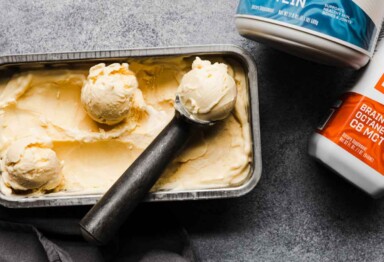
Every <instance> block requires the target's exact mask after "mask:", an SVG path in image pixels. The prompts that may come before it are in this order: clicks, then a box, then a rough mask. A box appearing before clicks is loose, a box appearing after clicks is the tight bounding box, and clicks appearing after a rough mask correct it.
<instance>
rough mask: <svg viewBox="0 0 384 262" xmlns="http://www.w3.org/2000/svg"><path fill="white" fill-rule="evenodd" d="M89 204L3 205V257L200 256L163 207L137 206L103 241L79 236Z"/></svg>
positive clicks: (67, 261) (58, 260) (184, 261)
mask: <svg viewBox="0 0 384 262" xmlns="http://www.w3.org/2000/svg"><path fill="white" fill-rule="evenodd" d="M88 209H89V207H72V208H71V207H65V208H40V209H8V208H4V207H0V219H3V221H0V261H10V262H13V261H18V262H23V261H28V262H34V261H38V262H44V261H49V262H51V261H54V262H72V261H94V262H98V261H118V262H119V261H124V262H126V261H143V262H148V261H155V262H156V261H158V262H165V261H166V262H194V261H196V257H195V255H194V252H193V249H192V245H191V242H190V239H189V236H188V233H187V231H186V230H185V229H184V228H183V227H182V226H181V225H180V224H179V223H178V222H177V221H176V219H175V216H174V215H173V214H172V212H170V211H169V210H167V209H165V208H164V207H159V206H151V207H150V208H138V210H136V211H135V213H134V214H133V216H132V217H131V218H130V219H129V220H128V221H127V223H126V224H125V225H124V226H123V228H122V229H121V230H120V234H119V235H117V236H116V237H115V238H114V239H113V240H112V241H111V243H109V244H108V245H107V246H102V247H96V246H92V245H90V244H88V243H87V242H85V241H84V240H83V239H82V237H81V233H80V228H79V225H78V222H79V221H80V219H81V217H82V216H83V215H84V214H85V213H86V212H87V211H88ZM154 214H156V219H153V217H154ZM43 234H44V235H43Z"/></svg>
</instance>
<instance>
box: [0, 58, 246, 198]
mask: <svg viewBox="0 0 384 262" xmlns="http://www.w3.org/2000/svg"><path fill="white" fill-rule="evenodd" d="M210 59H213V60H215V61H218V62H221V63H217V64H215V63H213V65H212V66H210V67H208V65H210V63H209V62H208V61H202V60H199V59H196V61H195V63H193V69H192V71H191V72H190V73H189V74H188V77H185V78H183V76H185V75H186V74H187V72H188V71H190V69H191V62H192V60H191V59H190V58H183V57H159V58H143V59H138V58H135V59H132V60H129V61H128V62H129V68H128V70H129V71H130V72H127V66H126V65H124V64H112V65H102V64H99V65H96V66H94V65H84V66H81V67H75V68H71V69H65V70H63V69H34V70H29V71H22V72H21V73H17V74H14V75H10V76H7V77H4V75H2V77H0V154H1V157H2V160H1V171H2V176H1V183H0V185H1V192H2V193H3V194H10V195H22V196H29V195H32V196H34V195H41V194H48V193H49V194H74V195H77V194H79V195H80V194H81V195H83V194H88V193H92V194H94V193H104V192H105V191H106V190H107V189H108V188H110V187H111V185H112V184H113V183H114V182H115V181H116V180H117V178H118V177H119V176H120V175H121V174H122V173H123V172H124V171H125V169H126V168H127V167H128V166H129V165H131V164H132V163H133V162H134V160H135V159H136V158H137V157H138V156H139V155H140V154H141V153H142V152H143V150H144V149H145V148H146V147H147V146H148V145H149V144H150V143H151V142H152V140H153V139H154V138H155V137H156V136H157V135H158V134H159V133H160V131H161V130H162V129H163V128H164V127H165V126H166V124H167V123H168V122H169V121H170V120H171V119H172V118H173V116H174V111H175V110H174V98H175V93H176V91H177V88H178V87H179V86H180V87H182V86H185V90H186V91H185V92H192V93H193V92H195V91H193V89H191V88H189V87H188V86H189V83H190V81H191V79H193V78H197V80H198V78H199V75H198V74H197V72H201V73H203V72H204V73H207V74H208V75H209V74H210V73H209V72H211V71H212V70H216V71H218V73H217V74H215V76H217V75H221V76H225V74H224V73H223V72H225V71H227V72H228V74H229V75H230V76H232V78H233V79H234V80H235V84H236V88H237V93H238V95H237V99H236V103H235V108H234V110H233V111H232V112H231V113H230V114H229V116H228V117H227V118H226V119H225V120H224V121H221V122H220V123H218V124H217V125H216V126H214V127H212V128H210V129H207V130H196V131H195V132H194V134H193V137H192V139H191V140H190V141H189V144H188V146H187V148H186V150H184V151H183V152H182V153H181V154H180V155H179V156H177V157H176V159H174V160H173V161H172V162H171V163H170V164H169V165H168V166H167V168H166V170H165V171H164V173H163V175H162V176H161V177H160V179H159V180H158V181H157V183H156V184H155V185H154V187H153V188H152V191H159V190H175V191H179V190H192V189H211V188H223V187H231V186H236V185H239V184H242V183H243V182H244V181H245V180H246V179H247V177H248V175H249V170H250V166H251V165H250V161H251V135H250V134H251V132H250V126H249V116H248V99H249V98H248V95H247V83H246V77H245V73H244V71H243V68H242V67H241V66H239V65H237V64H236V62H234V61H228V60H223V59H221V58H220V57H211V58H210ZM223 62H225V63H226V64H227V65H228V67H227V68H225V69H224V65H223ZM206 65H207V66H206ZM90 66H93V67H92V68H91V69H89V68H90ZM208 68H210V69H209V70H208ZM124 72H126V73H124ZM132 72H133V73H134V75H136V80H137V83H138V85H136V83H135V81H134V80H132V79H133V78H132V77H133V74H132ZM193 72H195V73H193ZM219 72H221V73H219ZM101 76H103V77H101ZM211 77H212V76H211ZM98 78H100V79H101V81H97V80H98ZM108 78H110V79H111V81H107V79H108ZM126 78H128V80H127V79H126ZM121 79H125V80H121ZM212 79H215V78H212ZM219 79H222V80H220V81H228V79H226V80H225V79H224V78H223V77H221V78H220V77H218V78H216V80H215V81H216V82H217V81H219ZM94 80H96V81H94ZM121 81H123V82H124V83H126V84H116V85H117V87H116V89H117V91H118V94H119V95H120V96H119V99H122V100H121V101H125V102H124V103H121V105H123V106H122V107H120V108H125V107H126V108H129V110H128V111H127V112H126V114H127V115H126V116H125V118H124V117H123V119H122V120H121V121H120V122H119V123H117V124H112V125H107V123H106V122H105V123H106V124H100V123H98V122H97V121H95V120H94V119H95V118H96V119H97V117H99V116H101V115H102V114H101V113H99V114H98V115H96V117H92V118H91V117H90V115H89V114H88V113H87V111H86V110H89V108H91V107H92V106H93V105H92V103H91V102H88V101H89V99H88V100H87V98H86V96H87V94H86V93H87V92H85V87H86V86H87V85H88V87H89V88H91V87H99V88H105V89H108V88H112V85H110V84H108V83H111V82H116V83H121ZM232 83H233V82H232ZM217 86H218V87H219V86H220V85H217ZM113 88H114V89H115V87H113ZM123 88H124V89H123ZM125 89H127V90H125ZM82 90H83V92H82ZM99 91H100V90H99ZM211 92H217V93H218V94H220V92H222V90H220V88H217V89H212V90H211ZM183 93H184V92H180V99H184V98H183ZM210 94H211V93H210V92H206V93H204V94H203V93H201V94H198V92H197V93H194V94H193V95H192V96H196V97H197V96H199V95H203V96H204V98H206V96H208V95H210ZM102 96H103V95H99V96H98V97H102ZM124 97H126V98H127V99H125V98H124ZM88 98H89V96H88ZM93 99H94V98H92V100H93ZM97 99H98V98H97ZM194 102H196V101H192V100H191V101H185V105H186V107H188V106H191V109H190V111H191V112H192V113H194V114H195V116H196V118H199V119H202V120H204V118H205V115H206V112H205V113H204V111H205V110H206V109H207V108H210V107H211V111H210V112H211V113H212V112H214V113H215V114H216V112H220V110H222V109H223V108H224V109H225V108H226V106H227V104H228V103H227V102H228V101H227V97H225V96H224V97H223V98H222V99H220V101H217V103H213V104H207V103H205V102H204V100H203V103H202V104H197V105H195V104H193V103H194ZM87 103H88V105H89V108H88V109H87V106H86V104H87ZM198 107H199V108H200V109H198ZM115 108H118V107H115ZM119 110H120V109H118V110H116V111H115V112H117V113H119ZM124 111H126V110H120V112H124ZM208 111H209V110H208ZM98 112H102V110H99V111H98ZM223 112H225V110H224V111H223ZM117 118H118V117H117ZM117 118H116V114H115V116H114V120H113V121H118V120H116V119H117ZM100 119H102V117H100ZM101 121H104V120H101ZM20 140H21V142H20ZM15 148H17V150H15ZM12 152H18V153H17V154H16V157H15V154H14V153H12ZM40 158H41V159H40ZM39 159H40V160H39ZM111 161H112V162H113V164H111ZM58 163H59V164H58ZM35 165H36V168H34V166H35ZM38 165H40V166H39V167H37V166H38ZM44 165H46V166H44ZM18 168H21V169H20V170H18ZM36 174H37V176H35V175H36ZM42 174H46V175H42ZM18 184H19V185H18ZM20 185H21V186H20Z"/></svg>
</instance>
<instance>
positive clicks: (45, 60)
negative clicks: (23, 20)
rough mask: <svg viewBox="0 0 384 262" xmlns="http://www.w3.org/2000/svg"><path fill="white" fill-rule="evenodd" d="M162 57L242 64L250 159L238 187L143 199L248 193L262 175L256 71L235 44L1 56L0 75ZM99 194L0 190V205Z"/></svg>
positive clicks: (66, 202)
mask: <svg viewBox="0 0 384 262" xmlns="http://www.w3.org/2000/svg"><path fill="white" fill-rule="evenodd" d="M161 56H222V57H224V58H231V59H233V60H235V61H236V62H238V63H239V64H240V65H242V66H243V68H244V71H245V73H246V77H247V82H248V83H247V84H248V85H247V87H248V94H249V99H250V101H249V105H250V107H249V110H250V112H249V117H250V119H249V121H250V123H251V131H252V138H253V156H252V157H253V161H252V168H251V171H250V174H249V176H248V179H247V180H246V181H245V182H244V183H243V184H242V185H239V186H236V187H226V188H217V189H204V190H189V191H160V192H154V193H149V194H148V196H147V197H146V199H145V201H148V202H158V201H181V200H200V199H218V198H233V197H239V196H242V195H244V194H246V193H248V192H250V191H251V190H252V189H253V188H254V187H255V186H256V185H257V183H258V181H259V179H260V176H261V168H262V167H261V143H260V121H259V97H258V85H257V71H256V66H255V63H254V62H253V60H252V58H251V56H250V55H249V54H248V53H247V52H246V51H245V50H244V49H242V48H240V47H238V46H234V45H205V46H184V47H165V48H145V49H130V50H116V51H89V52H67V53H48V54H30V55H12V56H2V57H0V76H1V75H3V74H2V72H3V73H4V72H8V73H9V71H10V72H17V71H20V70H23V69H24V68H35V67H36V68H40V67H41V68H44V67H48V68H49V67H56V66H66V65H67V66H68V67H71V66H73V65H74V64H75V65H76V64H81V63H89V62H95V63H97V62H107V63H108V62H112V61H121V60H123V59H127V58H135V57H137V58H139V57H140V58H143V57H161ZM100 197H101V195H100V194H81V195H80V194H78V195H72V194H71V195H65V193H63V194H61V195H60V194H59V195H55V194H47V195H43V196H38V197H23V196H13V195H12V196H6V195H4V194H1V193H0V204H1V205H3V206H6V207H10V208H31V207H48V206H74V205H91V204H94V203H96V202H97V200H98V199H100Z"/></svg>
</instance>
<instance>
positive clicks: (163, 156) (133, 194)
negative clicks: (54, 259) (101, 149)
mask: <svg viewBox="0 0 384 262" xmlns="http://www.w3.org/2000/svg"><path fill="white" fill-rule="evenodd" d="M190 133H191V128H190V123H188V122H187V121H185V120H183V119H182V117H181V116H179V115H176V116H175V117H174V118H173V119H172V121H171V122H170V123H169V124H168V125H167V126H166V127H165V128H164V130H163V131H162V132H161V133H160V134H159V135H158V136H157V137H156V138H155V140H154V141H153V142H152V143H151V144H150V145H149V146H148V147H147V149H145V151H144V152H143V153H142V154H141V155H140V156H139V157H138V158H137V159H136V160H135V161H134V162H133V164H132V165H131V166H130V167H129V168H128V169H127V170H126V171H125V172H124V174H123V175H122V176H121V177H120V178H119V179H118V180H117V181H116V182H115V184H114V185H113V186H112V187H111V188H110V189H109V190H108V191H107V193H105V194H104V196H103V197H102V198H101V199H100V200H99V201H98V202H97V203H96V204H95V205H94V206H93V208H92V209H91V210H90V211H89V212H88V213H87V214H86V215H85V216H84V218H83V219H82V220H81V221H80V226H81V230H82V233H83V236H84V238H85V239H86V240H88V241H89V242H91V243H94V244H97V245H103V244H106V243H107V242H108V241H109V240H111V239H112V238H113V237H114V236H115V235H116V233H117V231H118V230H119V228H120V227H121V225H122V224H123V223H124V222H125V221H126V219H127V218H128V216H129V215H130V213H131V212H132V211H133V209H134V208H135V207H136V206H137V204H138V203H139V202H141V201H142V200H143V198H144V197H145V196H146V195H147V193H148V192H149V190H150V189H151V188H152V186H153V185H154V184H155V183H156V181H157V180H158V178H159V177H160V175H161V174H162V173H163V171H164V169H165V168H166V167H167V165H168V164H169V163H170V162H171V161H172V160H173V159H174V158H175V156H176V155H177V154H179V153H180V151H181V149H182V148H183V147H184V145H185V144H186V143H187V141H188V139H189V137H190ZM112 161H113V159H112Z"/></svg>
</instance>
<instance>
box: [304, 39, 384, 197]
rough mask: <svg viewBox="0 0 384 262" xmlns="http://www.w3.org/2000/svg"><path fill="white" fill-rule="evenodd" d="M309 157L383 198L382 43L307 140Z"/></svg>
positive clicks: (383, 104) (383, 57)
mask: <svg viewBox="0 0 384 262" xmlns="http://www.w3.org/2000/svg"><path fill="white" fill-rule="evenodd" d="M309 154H310V155H312V156H313V157H315V158H316V159H318V160H319V161H320V162H322V163H324V164H325V165H327V166H328V167H330V168H331V169H333V170H334V171H336V172H337V173H339V174H340V175H341V176H342V177H344V178H345V179H347V180H348V181H350V182H351V183H353V184H355V185H356V186H358V187H359V188H361V189H362V190H364V191H365V192H367V193H368V194H370V195H371V196H373V197H375V198H377V197H381V196H383V195H384V41H381V42H380V43H379V45H378V50H377V53H376V54H375V55H374V57H373V59H372V61H371V62H370V64H369V65H368V67H367V68H366V70H365V71H364V73H363V75H362V76H361V77H360V79H358V80H357V82H356V84H355V86H354V87H353V88H352V89H351V90H350V91H349V92H346V93H345V94H344V95H343V96H341V97H340V99H339V100H338V101H337V102H336V103H335V104H334V106H333V107H332V108H331V110H330V114H329V116H328V117H327V119H326V120H325V123H323V124H322V125H321V126H320V127H319V128H318V130H317V132H316V133H315V134H314V135H313V136H312V138H311V139H310V143H309Z"/></svg>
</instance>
